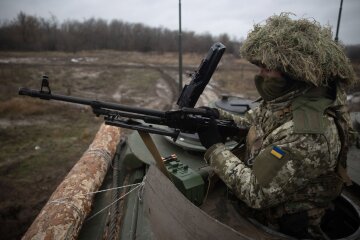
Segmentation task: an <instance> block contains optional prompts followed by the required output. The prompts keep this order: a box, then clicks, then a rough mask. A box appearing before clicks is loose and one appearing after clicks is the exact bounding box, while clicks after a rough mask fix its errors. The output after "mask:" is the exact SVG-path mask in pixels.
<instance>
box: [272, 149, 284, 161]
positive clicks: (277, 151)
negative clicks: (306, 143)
mask: <svg viewBox="0 0 360 240" xmlns="http://www.w3.org/2000/svg"><path fill="white" fill-rule="evenodd" d="M270 153H271V154H272V155H273V156H275V157H276V158H277V159H281V158H283V157H284V155H285V152H284V151H283V150H281V148H279V147H277V146H274V147H273V148H272V150H271V152H270Z"/></svg>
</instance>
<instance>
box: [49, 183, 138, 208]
mask: <svg viewBox="0 0 360 240" xmlns="http://www.w3.org/2000/svg"><path fill="white" fill-rule="evenodd" d="M142 183H143V182H141V183H134V184H129V185H124V186H120V187H115V188H108V189H104V190H100V191H96V192H88V193H77V194H75V195H72V196H69V197H64V198H58V199H54V200H52V201H50V202H49V203H63V202H64V201H63V200H65V199H69V198H73V197H77V196H87V195H91V194H96V193H101V192H108V191H113V190H116V189H121V188H126V187H133V186H137V187H139V185H141V184H142Z"/></svg>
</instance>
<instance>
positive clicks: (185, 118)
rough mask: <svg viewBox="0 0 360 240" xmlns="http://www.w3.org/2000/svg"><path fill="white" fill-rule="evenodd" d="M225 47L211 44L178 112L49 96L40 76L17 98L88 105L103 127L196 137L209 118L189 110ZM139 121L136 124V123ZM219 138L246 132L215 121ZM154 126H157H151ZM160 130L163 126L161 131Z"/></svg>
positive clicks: (45, 79) (199, 110) (45, 81)
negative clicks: (37, 84)
mask: <svg viewBox="0 0 360 240" xmlns="http://www.w3.org/2000/svg"><path fill="white" fill-rule="evenodd" d="M224 51H225V46H224V45H222V44H221V43H216V44H214V45H213V46H212V47H211V48H210V50H209V52H208V54H207V56H206V58H205V59H204V60H203V61H202V63H201V64H200V67H199V69H198V70H197V71H196V72H195V74H194V76H193V78H192V80H191V82H190V84H189V85H186V86H185V87H184V89H183V91H182V94H181V96H180V98H179V100H178V105H179V106H180V109H179V110H171V111H158V110H154V109H147V108H140V107H131V106H126V105H121V104H116V103H110V102H103V101H97V100H93V99H86V98H81V97H72V96H65V95H60V94H53V93H52V92H51V90H50V84H49V81H48V77H47V76H44V77H43V79H42V85H41V88H40V90H34V89H28V88H20V89H19V95H26V96H30V97H34V98H40V99H43V100H56V101H63V102H70V103H76V104H81V105H88V106H90V107H91V108H92V110H93V112H94V114H96V115H97V116H104V121H105V124H108V125H112V126H117V127H123V128H128V129H133V130H139V131H144V132H148V133H154V134H160V135H166V136H170V137H172V138H173V139H174V141H175V140H176V139H177V137H178V135H179V133H180V132H184V133H196V132H197V131H198V130H199V129H200V128H201V127H204V126H207V125H209V124H210V120H211V118H212V116H209V115H208V114H209V113H208V112H207V111H206V110H205V109H202V108H193V107H194V105H195V104H196V102H197V100H198V98H199V97H200V95H201V93H202V92H203V90H204V88H205V86H206V85H207V83H208V82H209V80H210V78H211V75H212V74H213V72H214V71H215V69H216V66H217V64H218V63H219V61H220V59H221V56H222V54H223V53H224ZM139 120H140V121H139ZM215 121H216V124H217V126H218V127H219V130H220V131H221V133H222V135H223V136H224V138H225V137H230V136H235V135H238V134H244V135H245V134H246V133H247V129H246V128H239V127H238V126H237V125H236V124H235V123H234V121H232V120H219V119H216V120H215ZM154 125H158V126H154ZM163 126H167V127H168V128H165V127H163Z"/></svg>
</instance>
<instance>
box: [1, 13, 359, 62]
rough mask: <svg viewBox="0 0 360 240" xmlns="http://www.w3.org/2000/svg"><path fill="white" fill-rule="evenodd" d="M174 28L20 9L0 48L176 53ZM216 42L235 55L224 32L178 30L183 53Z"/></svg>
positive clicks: (355, 54) (353, 53) (354, 55)
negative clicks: (66, 17) (61, 18)
mask: <svg viewBox="0 0 360 240" xmlns="http://www.w3.org/2000/svg"><path fill="white" fill-rule="evenodd" d="M178 37H179V36H178V31H174V30H169V29H166V28H160V27H157V28H155V27H149V26H146V25H144V24H141V23H127V22H124V21H121V20H112V21H110V22H108V21H106V20H104V19H95V18H90V19H86V20H83V21H78V20H66V21H64V22H62V23H59V21H58V20H57V18H56V17H55V16H51V17H50V18H48V19H45V18H42V17H37V16H32V15H28V14H26V13H24V12H20V13H19V14H18V15H17V16H16V17H15V18H14V19H13V20H10V21H4V22H1V23H0V51H66V52H77V51H81V50H98V49H113V50H119V51H140V52H150V51H155V52H177V51H178ZM216 41H220V42H222V43H223V44H225V46H226V47H227V50H226V51H227V53H232V54H234V55H235V56H239V47H240V45H241V42H240V41H238V40H235V39H231V38H230V37H229V36H228V35H227V34H222V35H219V36H215V37H214V36H212V35H211V34H196V33H194V32H191V31H184V32H183V33H182V46H183V51H184V52H201V53H202V52H206V51H207V50H208V49H209V46H211V45H212V44H213V43H214V42H216ZM345 50H346V54H347V56H348V57H349V58H350V59H351V60H352V61H356V62H360V45H359V44H358V45H351V46H346V48H345Z"/></svg>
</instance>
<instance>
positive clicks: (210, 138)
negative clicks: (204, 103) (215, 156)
mask: <svg viewBox="0 0 360 240" xmlns="http://www.w3.org/2000/svg"><path fill="white" fill-rule="evenodd" d="M198 135H199V140H200V143H201V144H202V145H203V146H204V147H205V148H206V149H208V148H210V147H211V146H212V145H214V144H216V143H220V142H222V137H221V134H220V132H219V129H218V127H217V125H216V121H215V119H214V118H211V120H210V122H209V125H208V126H206V127H201V128H200V129H198Z"/></svg>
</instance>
